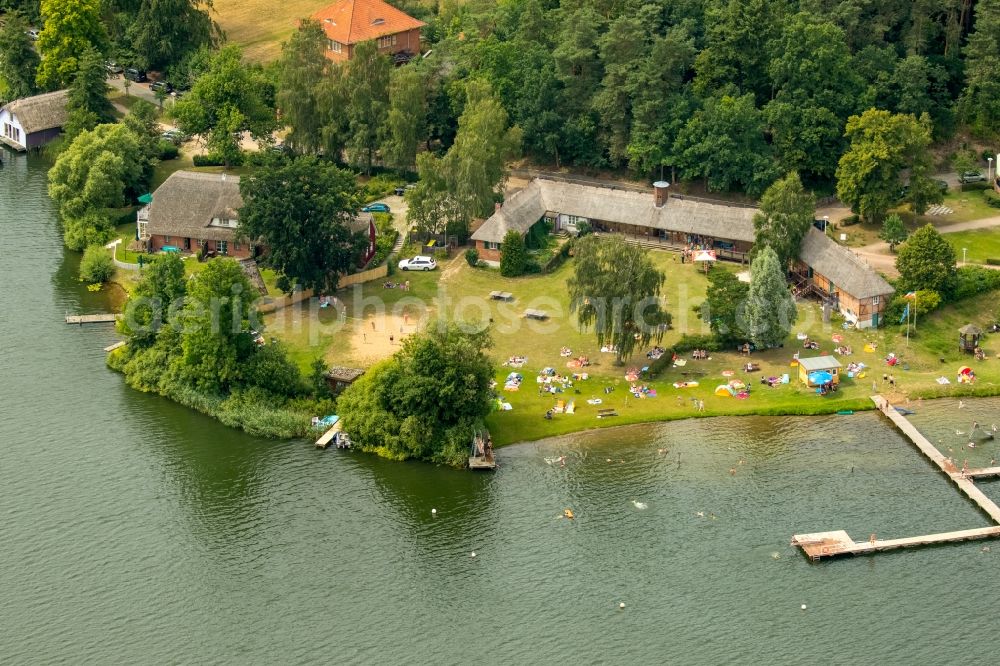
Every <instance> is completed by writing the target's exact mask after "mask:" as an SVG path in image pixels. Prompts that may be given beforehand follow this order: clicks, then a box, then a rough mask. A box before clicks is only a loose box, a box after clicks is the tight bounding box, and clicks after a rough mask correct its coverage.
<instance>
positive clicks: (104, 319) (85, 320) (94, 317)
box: [66, 313, 121, 326]
mask: <svg viewBox="0 0 1000 666" xmlns="http://www.w3.org/2000/svg"><path fill="white" fill-rule="evenodd" d="M119 319H121V315H120V314H107V313H102V314H88V315H66V323H67V324H79V325H81V326H83V325H84V324H113V323H115V322H116V321H117V320H119Z"/></svg>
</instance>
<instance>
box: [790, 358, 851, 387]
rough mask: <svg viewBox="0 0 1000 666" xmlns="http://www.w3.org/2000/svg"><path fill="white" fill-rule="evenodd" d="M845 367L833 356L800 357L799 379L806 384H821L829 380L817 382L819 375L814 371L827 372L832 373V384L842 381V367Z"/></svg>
mask: <svg viewBox="0 0 1000 666" xmlns="http://www.w3.org/2000/svg"><path fill="white" fill-rule="evenodd" d="M841 367H843V366H842V365H841V363H840V361H838V360H837V359H836V358H835V357H833V356H814V357H812V358H800V359H799V380H800V381H801V382H802V383H803V384H805V385H806V386H819V385H820V384H823V383H827V382H816V381H814V380H815V378H816V377H817V376H818V375H817V374H813V373H826V374H829V375H830V381H829V383H831V384H839V383H840V368H841Z"/></svg>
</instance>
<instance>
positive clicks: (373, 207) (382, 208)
mask: <svg viewBox="0 0 1000 666" xmlns="http://www.w3.org/2000/svg"><path fill="white" fill-rule="evenodd" d="M361 212H363V213H388V212H389V204H384V203H382V202H381V201H378V202H376V203H373V204H368V205H367V206H365V207H364V208H362V209H361Z"/></svg>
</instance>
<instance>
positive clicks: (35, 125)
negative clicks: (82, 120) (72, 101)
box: [0, 90, 69, 150]
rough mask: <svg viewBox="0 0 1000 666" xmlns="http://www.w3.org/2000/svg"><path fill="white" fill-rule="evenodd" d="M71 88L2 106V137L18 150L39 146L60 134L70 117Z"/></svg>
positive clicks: (0, 111)
mask: <svg viewBox="0 0 1000 666" xmlns="http://www.w3.org/2000/svg"><path fill="white" fill-rule="evenodd" d="M68 103H69V91H68V90H57V91H55V92H50V93H45V94H43V95H35V96H33V97H25V98H23V99H17V100H14V101H13V102H10V103H9V104H6V105H4V106H3V107H2V108H0V139H2V140H3V142H4V143H6V144H7V145H9V146H11V147H12V148H14V149H16V150H26V149H28V148H37V147H39V146H42V145H44V144H45V143H47V142H48V141H51V140H52V139H54V138H55V137H57V136H59V133H60V131H61V130H62V127H63V125H65V124H66V119H67V118H68V117H69V109H68Z"/></svg>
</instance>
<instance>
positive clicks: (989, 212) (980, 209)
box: [923, 190, 1000, 226]
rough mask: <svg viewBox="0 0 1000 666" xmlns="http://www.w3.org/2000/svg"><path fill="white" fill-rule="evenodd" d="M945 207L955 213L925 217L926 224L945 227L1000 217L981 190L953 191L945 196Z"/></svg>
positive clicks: (999, 212) (999, 213) (998, 211)
mask: <svg viewBox="0 0 1000 666" xmlns="http://www.w3.org/2000/svg"><path fill="white" fill-rule="evenodd" d="M943 205H945V206H947V207H948V208H951V209H952V210H953V211H954V212H953V213H952V214H950V215H939V216H936V217H924V218H923V220H924V223H925V224H926V223H927V222H931V223H932V224H934V226H943V225H945V224H953V223H955V222H969V221H970V220H981V219H982V218H984V217H997V216H998V215H1000V210H998V209H996V208H993V207H991V206H989V205H988V204H987V203H986V200H985V199H983V193H982V191H981V190H972V191H969V192H958V191H955V190H952V191H950V192H948V194H947V195H945V198H944V203H943Z"/></svg>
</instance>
